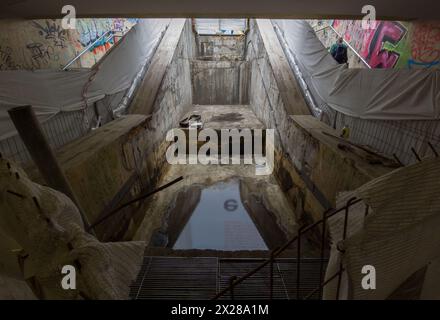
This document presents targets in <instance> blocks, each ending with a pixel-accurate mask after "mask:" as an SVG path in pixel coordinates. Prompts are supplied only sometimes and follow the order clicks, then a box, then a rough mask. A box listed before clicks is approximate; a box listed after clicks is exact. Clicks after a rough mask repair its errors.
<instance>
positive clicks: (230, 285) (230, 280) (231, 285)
mask: <svg viewBox="0 0 440 320" xmlns="http://www.w3.org/2000/svg"><path fill="white" fill-rule="evenodd" d="M235 279H237V276H232V277H231V278H230V279H229V287H230V288H231V289H230V291H231V300H234V282H235Z"/></svg>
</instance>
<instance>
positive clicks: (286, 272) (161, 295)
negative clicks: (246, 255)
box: [130, 256, 327, 300]
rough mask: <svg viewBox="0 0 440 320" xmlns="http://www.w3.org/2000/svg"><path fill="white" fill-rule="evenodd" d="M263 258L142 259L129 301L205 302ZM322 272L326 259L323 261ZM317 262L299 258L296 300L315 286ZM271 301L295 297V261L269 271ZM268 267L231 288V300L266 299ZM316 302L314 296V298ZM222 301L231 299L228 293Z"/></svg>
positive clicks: (287, 260) (281, 262)
mask: <svg viewBox="0 0 440 320" xmlns="http://www.w3.org/2000/svg"><path fill="white" fill-rule="evenodd" d="M263 261H264V260H263V259H259V258H256V259H233V258H218V257H169V256H168V257H158V256H154V257H152V256H148V257H145V258H144V261H143V263H142V266H141V270H140V272H139V274H138V277H137V279H136V281H135V282H134V283H133V284H132V286H131V290H130V297H131V298H132V299H176V300H192V299H197V300H209V299H211V298H213V297H214V296H215V295H216V294H217V293H218V292H219V291H221V290H222V289H224V288H226V287H227V286H228V285H229V281H230V279H231V277H232V276H236V277H241V276H244V275H245V274H246V273H248V272H249V271H251V270H253V269H255V268H256V267H258V266H259V265H260V264H261V263H262V262H263ZM323 263H324V269H325V267H326V265H327V260H324V261H323ZM320 267H321V260H320V259H314V258H304V259H301V265H300V268H301V269H300V270H301V274H300V290H299V292H300V297H305V296H307V295H308V294H309V293H311V292H312V291H313V290H314V289H316V288H317V287H318V285H319V270H320ZM273 272H274V274H273V298H274V299H296V298H297V282H296V277H297V260H296V259H290V258H280V259H277V260H276V262H275V263H274V268H273ZM269 275H270V267H269V265H267V266H265V267H264V268H262V269H261V270H259V271H258V272H257V273H255V274H254V275H252V276H251V277H249V278H248V279H246V280H244V281H243V282H242V283H240V284H238V285H237V286H236V287H235V288H234V299H252V300H259V299H269V294H270V277H269ZM312 298H315V299H317V298H318V294H316V295H315V296H314V297H312ZM223 299H231V293H230V292H228V293H226V294H225V295H224V296H223Z"/></svg>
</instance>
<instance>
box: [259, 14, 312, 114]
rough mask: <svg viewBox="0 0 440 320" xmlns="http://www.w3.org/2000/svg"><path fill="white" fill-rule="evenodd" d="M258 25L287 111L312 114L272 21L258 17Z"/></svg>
mask: <svg viewBox="0 0 440 320" xmlns="http://www.w3.org/2000/svg"><path fill="white" fill-rule="evenodd" d="M257 26H258V29H259V31H260V35H261V39H262V40H263V43H264V47H265V48H266V52H267V56H268V58H269V62H270V64H271V66H272V71H273V74H274V77H275V80H276V82H277V87H278V90H279V92H280V95H281V98H282V100H283V104H284V106H285V108H286V111H287V113H288V114H290V115H310V111H309V108H308V106H307V104H306V102H305V100H304V97H303V94H302V92H301V88H300V87H299V85H298V82H297V81H296V78H295V75H294V74H293V71H292V69H291V68H290V65H289V63H288V62H287V58H286V56H285V53H284V51H283V48H282V47H281V43H280V41H279V40H278V37H277V34H276V33H275V30H274V28H273V26H272V22H271V21H270V20H268V19H258V20H257Z"/></svg>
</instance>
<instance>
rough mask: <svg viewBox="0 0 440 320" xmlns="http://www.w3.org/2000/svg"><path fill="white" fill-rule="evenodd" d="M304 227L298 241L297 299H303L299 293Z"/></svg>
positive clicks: (299, 233) (300, 230) (299, 232)
mask: <svg viewBox="0 0 440 320" xmlns="http://www.w3.org/2000/svg"><path fill="white" fill-rule="evenodd" d="M302 230H303V228H302V227H301V228H300V229H299V230H298V243H297V248H296V300H299V299H301V295H300V294H299V290H300V287H301V284H300V281H301V280H300V279H301V235H302Z"/></svg>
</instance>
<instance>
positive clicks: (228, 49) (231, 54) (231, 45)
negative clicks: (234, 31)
mask: <svg viewBox="0 0 440 320" xmlns="http://www.w3.org/2000/svg"><path fill="white" fill-rule="evenodd" d="M196 43H197V59H199V60H243V58H244V55H245V47H246V37H245V36H223V35H222V36H199V35H197V36H196Z"/></svg>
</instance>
